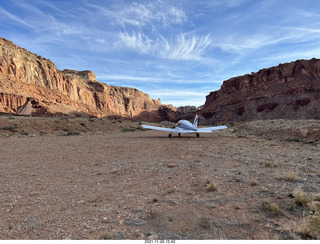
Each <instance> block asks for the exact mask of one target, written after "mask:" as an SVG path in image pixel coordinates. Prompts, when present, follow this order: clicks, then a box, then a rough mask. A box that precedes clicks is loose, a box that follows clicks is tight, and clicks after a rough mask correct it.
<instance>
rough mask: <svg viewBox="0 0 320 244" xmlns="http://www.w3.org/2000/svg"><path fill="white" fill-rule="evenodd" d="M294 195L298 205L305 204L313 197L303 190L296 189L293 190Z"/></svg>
mask: <svg viewBox="0 0 320 244" xmlns="http://www.w3.org/2000/svg"><path fill="white" fill-rule="evenodd" d="M293 196H294V199H295V202H296V204H297V205H300V206H305V205H307V203H309V202H311V200H312V199H311V197H310V196H309V195H308V194H307V193H305V192H304V191H302V190H299V189H296V190H294V191H293Z"/></svg>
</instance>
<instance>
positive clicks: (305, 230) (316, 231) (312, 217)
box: [299, 211, 320, 240]
mask: <svg viewBox="0 0 320 244" xmlns="http://www.w3.org/2000/svg"><path fill="white" fill-rule="evenodd" d="M303 216H304V217H305V219H304V221H303V223H302V224H301V226H300V228H299V233H300V234H301V235H303V236H307V237H312V238H315V239H318V240H320V215H319V212H312V211H310V212H303Z"/></svg>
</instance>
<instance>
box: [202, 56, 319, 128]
mask: <svg viewBox="0 0 320 244" xmlns="http://www.w3.org/2000/svg"><path fill="white" fill-rule="evenodd" d="M199 114H200V115H201V117H200V119H201V120H200V121H202V124H215V123H221V122H234V121H249V120H261V119H320V60H319V59H315V58H313V59H311V60H297V61H295V62H291V63H285V64H279V65H278V66H276V67H271V68H268V69H262V70H260V71H258V72H257V73H251V74H247V75H244V76H239V77H234V78H231V79H229V80H226V81H224V82H223V84H222V86H221V89H220V90H218V91H214V92H211V93H210V94H209V95H208V96H207V97H206V102H205V105H204V107H203V109H202V110H201V111H200V113H199Z"/></svg>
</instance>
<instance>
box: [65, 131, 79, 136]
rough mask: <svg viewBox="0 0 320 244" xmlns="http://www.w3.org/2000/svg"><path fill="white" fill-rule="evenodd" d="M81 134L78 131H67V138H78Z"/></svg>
mask: <svg viewBox="0 0 320 244" xmlns="http://www.w3.org/2000/svg"><path fill="white" fill-rule="evenodd" d="M80 134H81V133H80V132H79V131H69V132H68V133H67V136H78V135H80Z"/></svg>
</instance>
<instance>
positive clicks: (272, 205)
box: [262, 201, 280, 215]
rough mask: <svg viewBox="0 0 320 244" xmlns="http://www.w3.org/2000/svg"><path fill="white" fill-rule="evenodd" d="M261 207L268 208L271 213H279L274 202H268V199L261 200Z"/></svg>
mask: <svg viewBox="0 0 320 244" xmlns="http://www.w3.org/2000/svg"><path fill="white" fill-rule="evenodd" d="M262 208H263V209H265V210H268V211H269V212H270V213H272V214H274V215H279V214H280V208H279V206H278V205H277V204H275V203H270V202H268V201H263V202H262Z"/></svg>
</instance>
